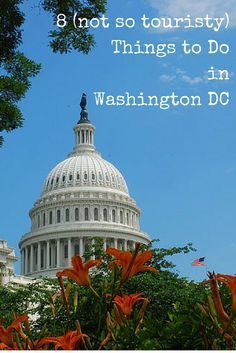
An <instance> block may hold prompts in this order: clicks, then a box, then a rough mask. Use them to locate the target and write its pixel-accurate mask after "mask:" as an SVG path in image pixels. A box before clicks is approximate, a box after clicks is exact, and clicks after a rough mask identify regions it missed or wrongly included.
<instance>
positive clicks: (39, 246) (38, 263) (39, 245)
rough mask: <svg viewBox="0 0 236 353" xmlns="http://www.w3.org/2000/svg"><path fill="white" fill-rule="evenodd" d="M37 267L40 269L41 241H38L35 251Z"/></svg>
mask: <svg viewBox="0 0 236 353" xmlns="http://www.w3.org/2000/svg"><path fill="white" fill-rule="evenodd" d="M37 265H38V266H37V267H38V271H40V270H41V243H40V242H38V251H37Z"/></svg>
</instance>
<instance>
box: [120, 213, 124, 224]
mask: <svg viewBox="0 0 236 353" xmlns="http://www.w3.org/2000/svg"><path fill="white" fill-rule="evenodd" d="M120 223H122V224H123V223H124V219H123V211H120Z"/></svg>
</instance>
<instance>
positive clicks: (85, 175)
mask: <svg viewBox="0 0 236 353" xmlns="http://www.w3.org/2000/svg"><path fill="white" fill-rule="evenodd" d="M87 179H88V174H87V172H85V173H84V180H87Z"/></svg>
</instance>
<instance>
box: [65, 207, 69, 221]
mask: <svg viewBox="0 0 236 353" xmlns="http://www.w3.org/2000/svg"><path fill="white" fill-rule="evenodd" d="M69 220H70V210H69V208H67V209H66V222H69Z"/></svg>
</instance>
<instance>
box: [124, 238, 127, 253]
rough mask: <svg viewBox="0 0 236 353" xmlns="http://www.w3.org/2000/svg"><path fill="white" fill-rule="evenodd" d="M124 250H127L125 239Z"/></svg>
mask: <svg viewBox="0 0 236 353" xmlns="http://www.w3.org/2000/svg"><path fill="white" fill-rule="evenodd" d="M124 251H127V240H124Z"/></svg>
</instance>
